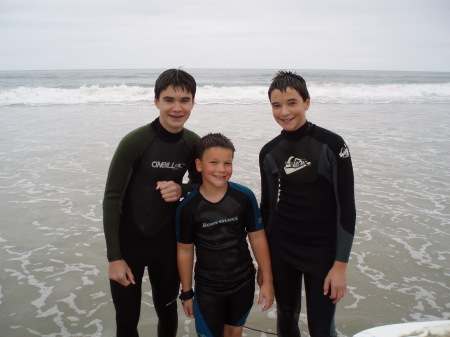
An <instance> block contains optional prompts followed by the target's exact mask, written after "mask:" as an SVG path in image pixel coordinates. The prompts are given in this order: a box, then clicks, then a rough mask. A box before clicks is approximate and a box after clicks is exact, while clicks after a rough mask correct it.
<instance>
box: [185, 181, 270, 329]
mask: <svg viewBox="0 0 450 337" xmlns="http://www.w3.org/2000/svg"><path fill="white" fill-rule="evenodd" d="M176 214H177V215H176V230H177V240H178V242H181V243H184V244H192V243H193V244H195V250H196V257H197V261H196V263H195V276H194V278H195V295H194V314H195V326H196V329H197V333H198V334H199V336H205V337H221V336H223V329H224V324H227V325H231V326H242V325H244V323H245V320H246V318H247V316H248V314H249V312H250V309H251V307H252V305H253V297H254V292H255V267H254V266H253V260H252V257H251V255H250V251H249V248H248V244H247V240H246V238H247V233H248V232H254V231H258V230H261V229H262V228H263V225H262V222H261V215H260V212H259V209H258V205H257V202H256V199H255V196H254V194H253V192H251V191H250V190H249V189H248V188H246V187H244V186H241V185H239V184H236V183H232V182H228V189H227V192H226V194H225V196H224V197H223V198H222V200H221V201H219V202H217V203H212V202H209V201H208V200H206V199H205V198H203V196H202V195H201V194H200V192H199V191H198V189H197V190H195V191H193V192H192V193H191V194H189V195H188V196H187V197H186V198H185V199H184V200H183V201H182V202H181V203H180V205H179V206H178V208H177V213H176Z"/></svg>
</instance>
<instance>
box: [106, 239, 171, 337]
mask: <svg viewBox="0 0 450 337" xmlns="http://www.w3.org/2000/svg"><path fill="white" fill-rule="evenodd" d="M153 250H154V253H153V254H152V255H149V256H145V257H144V256H128V257H126V258H125V261H127V264H128V266H129V267H130V269H131V272H132V273H133V276H134V280H135V282H136V284H135V285H132V284H130V285H129V286H128V287H124V286H122V285H120V284H119V283H117V282H115V281H110V284H111V294H112V297H113V302H114V306H115V308H116V323H117V337H138V336H139V333H138V330H137V326H138V323H139V316H140V309H141V298H142V277H143V276H144V271H145V268H146V267H147V268H148V274H149V279H150V284H151V288H152V297H153V304H154V306H155V311H156V314H157V316H158V329H157V336H158V337H175V336H176V334H177V329H178V312H177V302H176V300H177V297H178V292H179V289H180V279H179V276H178V269H177V264H176V242H175V241H174V240H171V241H170V242H166V243H165V244H161V246H160V247H158V248H155V249H153Z"/></svg>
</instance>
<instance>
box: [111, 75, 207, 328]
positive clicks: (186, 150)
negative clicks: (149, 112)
mask: <svg viewBox="0 0 450 337" xmlns="http://www.w3.org/2000/svg"><path fill="white" fill-rule="evenodd" d="M195 91H196V83H195V80H194V78H193V77H192V76H191V75H190V74H188V73H187V72H185V71H183V70H180V69H169V70H166V71H164V72H163V73H162V74H161V75H160V76H159V77H158V79H157V80H156V82H155V99H154V103H155V105H156V107H157V108H158V110H159V116H158V118H156V119H155V120H154V121H153V122H152V123H150V124H147V125H144V126H142V127H140V128H138V129H136V130H134V131H132V132H130V133H129V134H128V135H126V136H125V137H124V138H123V139H122V141H121V142H120V144H119V146H118V147H117V150H116V152H115V154H114V157H113V159H112V161H111V166H110V168H109V172H108V178H107V181H106V188H105V197H104V200H103V224H104V230H105V238H106V247H107V257H108V261H109V278H110V286H111V293H112V298H113V302H114V307H115V309H116V323H117V337H136V336H138V335H139V334H138V329H137V326H138V322H139V316H140V308H141V294H142V290H141V286H142V277H143V275H144V271H145V269H147V270H148V273H149V278H150V283H151V286H152V296H153V304H154V306H155V310H156V313H157V315H158V328H157V336H158V337H175V336H176V334H177V326H178V314H177V301H176V299H177V297H178V291H179V289H180V280H179V276H178V269H177V260H176V240H175V209H176V207H177V204H178V200H179V198H180V196H181V195H186V194H187V192H189V191H190V190H192V189H194V188H195V187H197V186H198V185H199V184H200V182H201V176H200V174H199V173H198V172H197V171H196V169H195V162H194V160H195V145H196V143H197V142H198V140H199V139H200V137H199V136H198V135H197V134H195V133H194V132H192V131H189V130H188V129H185V128H184V123H185V122H186V121H187V120H188V118H189V116H190V114H191V110H192V108H193V106H194V99H195ZM186 172H189V179H190V182H189V183H188V184H182V180H183V177H184V175H185V173H186ZM155 335H156V334H155Z"/></svg>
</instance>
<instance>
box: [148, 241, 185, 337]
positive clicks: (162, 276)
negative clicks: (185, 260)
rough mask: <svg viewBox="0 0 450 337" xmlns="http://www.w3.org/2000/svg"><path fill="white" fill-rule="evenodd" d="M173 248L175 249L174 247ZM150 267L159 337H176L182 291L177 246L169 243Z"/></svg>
mask: <svg viewBox="0 0 450 337" xmlns="http://www.w3.org/2000/svg"><path fill="white" fill-rule="evenodd" d="M172 246H173V247H172ZM166 248H167V249H163V250H161V251H159V252H158V253H157V254H156V255H157V257H156V258H154V261H153V263H152V264H151V265H150V266H149V270H148V274H149V278H150V283H151V286H152V297H153V304H154V306H155V311H156V314H157V316H158V337H175V336H176V334H177V329H178V311H177V299H178V295H179V290H180V278H179V275H178V268H177V260H176V246H175V245H174V244H172V245H171V244H170V243H168V244H167V245H166Z"/></svg>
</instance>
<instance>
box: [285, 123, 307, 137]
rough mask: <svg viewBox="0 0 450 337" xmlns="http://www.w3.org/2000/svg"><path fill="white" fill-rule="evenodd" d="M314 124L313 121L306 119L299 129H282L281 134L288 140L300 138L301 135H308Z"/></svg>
mask: <svg viewBox="0 0 450 337" xmlns="http://www.w3.org/2000/svg"><path fill="white" fill-rule="evenodd" d="M312 127H313V124H312V123H311V122H308V121H306V123H305V124H303V125H302V126H301V127H300V128H299V129H297V130H295V131H285V130H283V131H281V134H282V135H283V137H284V138H285V139H287V140H295V139H299V138H301V137H303V136H304V135H306V134H307V133H309V132H310V130H311V129H312Z"/></svg>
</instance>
